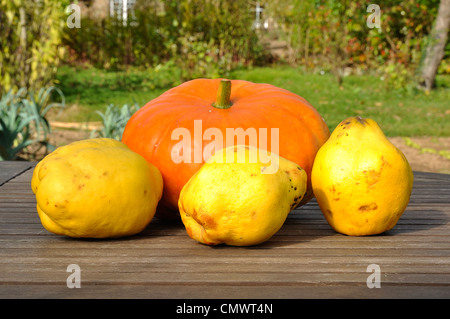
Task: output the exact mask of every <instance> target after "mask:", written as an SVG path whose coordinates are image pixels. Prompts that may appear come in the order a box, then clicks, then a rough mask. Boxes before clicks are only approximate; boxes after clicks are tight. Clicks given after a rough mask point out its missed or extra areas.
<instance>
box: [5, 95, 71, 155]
mask: <svg viewBox="0 0 450 319" xmlns="http://www.w3.org/2000/svg"><path fill="white" fill-rule="evenodd" d="M53 91H55V92H56V93H58V95H59V96H60V97H61V102H60V103H57V102H52V103H51V100H52V99H51V93H52V92H53ZM64 106H65V102H64V95H63V93H62V92H61V90H59V89H58V88H56V87H50V88H48V89H41V90H39V93H38V94H37V96H34V94H33V92H28V93H27V91H26V89H25V88H21V89H20V90H18V91H17V92H16V93H13V91H12V90H9V91H8V92H7V93H6V94H4V95H2V97H1V100H0V160H15V159H17V158H18V156H19V154H20V153H24V154H26V157H28V158H33V157H35V155H36V154H37V152H38V151H39V150H40V149H41V148H42V147H44V148H45V152H44V154H46V153H48V151H50V150H52V149H53V146H52V145H51V144H50V143H49V141H48V135H49V133H50V131H51V128H50V125H49V122H48V120H47V119H46V117H45V116H46V114H47V112H48V111H49V110H50V109H52V108H54V107H61V108H62V107H64ZM31 146H38V147H37V148H34V149H31Z"/></svg>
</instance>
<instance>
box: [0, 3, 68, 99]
mask: <svg viewBox="0 0 450 319" xmlns="http://www.w3.org/2000/svg"><path fill="white" fill-rule="evenodd" d="M66 3H67V4H68V1H67V0H65V1H58V0H40V1H25V0H0V29H1V37H0V94H1V93H2V92H7V91H9V90H10V89H12V90H14V91H17V90H18V89H19V88H20V87H24V88H27V89H29V90H34V91H38V90H39V89H40V88H42V87H47V86H50V85H52V84H54V83H53V76H54V74H55V72H56V70H57V66H58V63H59V61H60V57H61V54H62V51H63V48H62V46H61V34H60V33H61V30H62V28H63V27H64V24H65V19H64V18H65V16H64V5H66Z"/></svg>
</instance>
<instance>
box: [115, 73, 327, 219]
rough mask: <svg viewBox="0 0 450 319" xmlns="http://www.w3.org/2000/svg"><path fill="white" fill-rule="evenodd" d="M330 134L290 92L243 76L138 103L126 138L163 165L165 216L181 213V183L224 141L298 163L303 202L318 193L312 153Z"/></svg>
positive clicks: (195, 83) (194, 84)
mask: <svg viewBox="0 0 450 319" xmlns="http://www.w3.org/2000/svg"><path fill="white" fill-rule="evenodd" d="M233 129H234V130H233ZM230 132H231V133H233V132H234V134H235V136H231V137H230V134H231V133H230ZM220 133H221V134H220ZM255 134H256V138H255ZM276 134H278V136H276ZM231 135H233V134H231ZM242 135H244V136H242ZM329 135H330V131H329V129H328V127H327V125H326V123H325V121H324V120H323V118H322V117H321V116H320V114H319V113H318V112H317V110H316V109H314V108H313V107H312V106H311V105H310V104H309V103H308V102H307V101H306V100H305V99H304V98H302V97H300V96H298V95H296V94H294V93H292V92H289V91H287V90H284V89H281V88H278V87H275V86H273V85H269V84H257V83H252V82H248V81H242V80H221V79H196V80H192V81H188V82H185V83H183V84H181V85H179V86H177V87H174V88H172V89H170V90H168V91H167V92H165V93H163V94H162V95H161V96H159V97H158V98H156V99H154V100H152V101H150V102H148V103H147V104H146V105H145V106H144V107H142V108H141V109H140V110H138V111H137V112H136V113H135V114H134V115H133V116H132V117H131V118H130V120H129V121H128V123H127V125H126V127H125V130H124V133H123V137H122V142H124V143H125V144H127V145H128V147H129V148H130V149H131V150H133V151H135V152H137V153H139V154H141V155H142V156H143V157H145V158H146V159H147V160H148V161H149V162H151V163H152V164H154V165H155V166H156V167H158V168H159V169H160V171H161V174H162V176H163V180H164V192H163V198H162V200H161V202H160V207H159V211H158V212H157V216H159V217H162V218H164V217H169V216H171V215H172V216H171V217H174V216H176V213H177V210H178V205H177V203H178V197H179V194H180V191H181V189H182V187H183V186H184V184H185V183H186V182H187V181H188V180H189V179H190V177H191V176H192V175H193V174H194V173H195V172H196V171H197V170H198V169H199V168H200V167H201V166H202V164H203V163H204V162H205V160H207V159H208V158H207V157H208V154H211V153H212V152H214V150H217V149H215V148H220V147H219V146H223V147H226V146H231V145H235V144H243V143H245V144H246V145H250V146H254V147H259V148H260V149H266V150H268V151H271V152H274V153H277V154H279V155H280V156H282V157H284V158H286V159H288V160H290V161H293V162H295V163H297V164H298V165H300V166H301V167H302V168H303V169H304V170H305V171H306V172H307V174H308V192H307V194H306V195H305V198H304V200H303V203H302V204H304V203H306V202H307V201H309V200H310V199H311V198H312V196H313V194H312V190H311V181H310V173H311V169H312V165H313V162H314V158H315V156H316V153H317V151H318V150H319V148H320V147H321V146H322V144H323V143H325V141H326V140H327V139H328V137H329ZM213 137H214V139H213ZM277 137H278V140H277ZM222 138H223V143H222V144H221V143H220V142H222V141H220V139H222ZM244 140H245V141H244ZM263 140H265V142H266V145H264V142H263V143H261V141H263ZM274 143H277V144H274ZM272 144H273V145H272ZM275 146H276V148H275ZM202 155H203V156H202ZM163 212H164V213H163ZM174 213H175V214H174Z"/></svg>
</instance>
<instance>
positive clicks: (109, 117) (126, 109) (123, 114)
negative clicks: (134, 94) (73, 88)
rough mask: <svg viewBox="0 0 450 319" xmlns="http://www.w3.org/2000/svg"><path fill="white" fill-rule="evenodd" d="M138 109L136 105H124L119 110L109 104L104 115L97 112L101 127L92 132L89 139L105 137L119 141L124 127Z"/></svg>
mask: <svg viewBox="0 0 450 319" xmlns="http://www.w3.org/2000/svg"><path fill="white" fill-rule="evenodd" d="M138 109H139V105H137V104H136V103H135V104H134V105H133V106H129V105H128V104H125V105H123V106H122V107H121V108H119V107H117V106H115V105H114V104H110V105H108V106H107V107H106V110H105V112H104V113H103V112H99V111H97V112H96V113H97V114H98V115H100V117H101V118H102V127H101V128H100V129H95V130H92V132H91V137H107V138H113V139H116V140H118V141H120V140H121V139H122V134H123V130H124V129H125V125H126V124H127V122H128V120H129V119H130V117H131V116H132V115H133V113H134V112H136V111H137V110H138Z"/></svg>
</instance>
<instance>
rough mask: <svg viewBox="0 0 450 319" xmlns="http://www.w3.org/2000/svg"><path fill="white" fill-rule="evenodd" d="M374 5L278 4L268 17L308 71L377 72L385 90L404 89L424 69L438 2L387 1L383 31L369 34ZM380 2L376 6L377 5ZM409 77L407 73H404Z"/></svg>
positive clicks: (313, 0)
mask: <svg viewBox="0 0 450 319" xmlns="http://www.w3.org/2000/svg"><path fill="white" fill-rule="evenodd" d="M371 3H373V2H370V1H349V0H342V1H335V0H295V1H287V0H274V1H266V3H265V4H266V12H267V14H270V15H272V16H274V18H275V19H276V20H277V21H280V23H281V25H282V29H281V30H282V36H284V37H285V39H286V40H287V41H288V43H289V45H290V47H291V51H292V52H293V56H292V59H291V62H293V63H295V64H301V65H304V66H305V67H306V68H307V69H309V70H317V69H318V70H325V71H331V72H333V73H335V74H336V75H337V76H338V79H340V80H342V79H341V78H340V77H342V76H343V73H344V71H346V70H347V72H346V73H349V70H350V71H352V72H366V71H375V72H378V73H379V74H380V75H382V76H383V77H384V79H385V80H386V87H392V85H391V84H392V83H395V86H396V87H398V86H401V87H405V86H406V85H407V83H408V82H409V80H410V79H412V78H413V77H414V75H415V72H416V70H417V69H418V68H419V67H420V62H421V58H422V56H423V55H422V52H423V50H424V48H425V46H426V43H427V36H428V34H429V32H430V30H431V27H432V25H433V23H434V20H435V17H436V13H437V7H438V4H439V0H421V1H417V0H406V1H393V0H388V1H382V2H380V3H379V5H380V9H381V14H380V19H381V21H380V22H381V23H380V27H381V28H380V29H377V28H373V29H370V28H369V27H368V26H367V19H368V17H369V15H371V12H367V7H368V5H369V4H371ZM375 3H377V2H375ZM405 72H406V73H407V74H405Z"/></svg>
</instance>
